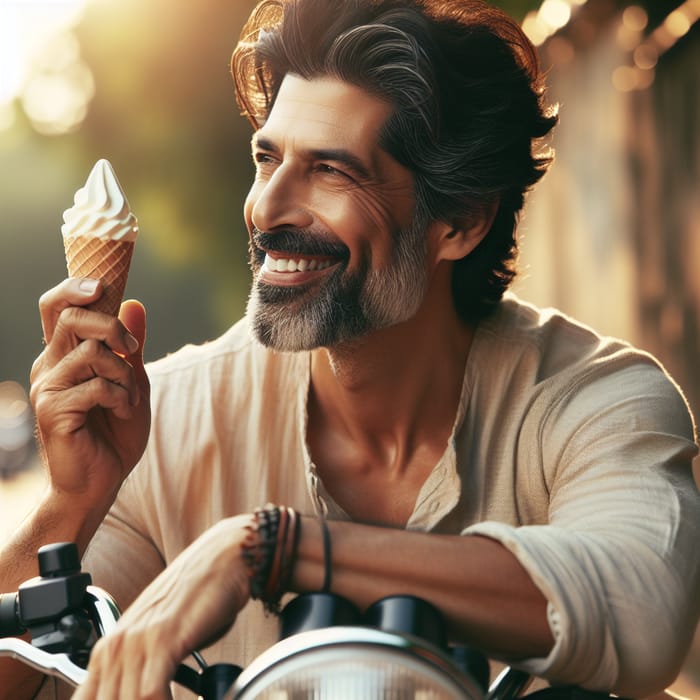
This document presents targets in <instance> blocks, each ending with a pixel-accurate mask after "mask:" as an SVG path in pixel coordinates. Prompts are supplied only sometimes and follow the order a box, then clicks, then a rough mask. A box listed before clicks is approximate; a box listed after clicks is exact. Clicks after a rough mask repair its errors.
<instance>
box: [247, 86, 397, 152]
mask: <svg viewBox="0 0 700 700" xmlns="http://www.w3.org/2000/svg"><path fill="white" fill-rule="evenodd" d="M392 111H393V110H392V107H391V105H390V104H389V103H388V102H387V101H385V100H382V99H380V98H379V97H376V96H374V95H371V94H369V93H368V92H366V91H365V90H362V89H361V88H359V87H357V86H355V85H351V84H349V83H346V82H344V81H342V80H339V79H337V78H329V77H322V78H314V79H312V80H305V79H303V78H300V77H298V76H296V75H287V76H286V77H285V78H284V81H283V82H282V85H281V87H280V91H279V94H278V96H277V99H276V100H275V103H274V105H273V107H272V110H271V112H270V115H269V117H268V119H267V121H266V122H265V124H264V125H263V126H262V127H261V129H260V130H259V131H258V134H259V135H260V136H264V137H266V138H270V139H272V140H273V141H274V142H276V143H281V142H285V143H286V142H292V143H293V144H295V145H296V144H300V145H302V146H303V147H304V148H309V149H318V148H328V147H333V148H348V149H352V150H353V151H355V152H356V153H357V154H358V155H360V156H362V155H365V156H367V157H369V156H371V155H372V154H375V153H376V151H378V150H379V133H380V130H381V127H382V126H383V125H384V123H385V122H386V120H387V119H388V118H389V117H390V116H391V114H392Z"/></svg>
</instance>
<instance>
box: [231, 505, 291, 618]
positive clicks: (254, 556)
mask: <svg viewBox="0 0 700 700" xmlns="http://www.w3.org/2000/svg"><path fill="white" fill-rule="evenodd" d="M246 530H247V534H246V537H245V539H244V541H243V544H242V551H241V554H242V557H243V561H244V563H245V565H246V567H247V568H248V576H249V578H250V594H251V596H252V597H253V598H254V599H256V600H261V601H262V602H263V604H264V605H265V608H266V610H268V611H269V612H271V613H274V614H277V613H279V610H280V599H281V598H282V594H283V593H284V592H285V591H286V590H287V589H288V587H289V582H290V579H291V575H292V569H293V566H294V562H295V560H296V556H297V548H298V545H299V537H300V534H301V518H300V517H299V516H298V515H297V513H296V511H294V510H293V509H292V508H287V507H285V506H275V505H272V504H268V505H266V506H265V507H264V508H256V509H255V512H254V520H253V522H252V523H251V524H250V525H248V526H247V527H246Z"/></svg>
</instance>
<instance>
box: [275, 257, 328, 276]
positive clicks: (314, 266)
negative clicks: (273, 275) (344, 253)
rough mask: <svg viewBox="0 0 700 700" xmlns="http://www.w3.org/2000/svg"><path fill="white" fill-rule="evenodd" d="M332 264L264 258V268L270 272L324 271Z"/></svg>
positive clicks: (306, 260)
mask: <svg viewBox="0 0 700 700" xmlns="http://www.w3.org/2000/svg"><path fill="white" fill-rule="evenodd" d="M332 264H333V263H332V262H331V261H330V260H308V259H307V258H301V260H293V259H291V258H278V259H277V260H275V258H272V257H270V256H269V255H266V256H265V268H266V269H267V270H269V271H270V272H306V271H307V270H308V271H313V270H325V269H326V268H329V267H330V266H331V265H332Z"/></svg>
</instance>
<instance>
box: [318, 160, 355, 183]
mask: <svg viewBox="0 0 700 700" xmlns="http://www.w3.org/2000/svg"><path fill="white" fill-rule="evenodd" d="M316 171H317V172H319V173H323V174H325V175H330V176H332V177H338V178H343V179H344V180H350V181H351V182H354V181H355V180H354V178H353V177H352V176H350V175H348V173H346V172H344V171H343V170H338V168H336V167H334V166H333V165H329V164H328V163H319V164H318V165H317V166H316Z"/></svg>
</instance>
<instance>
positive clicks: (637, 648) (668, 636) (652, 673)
mask: <svg viewBox="0 0 700 700" xmlns="http://www.w3.org/2000/svg"><path fill="white" fill-rule="evenodd" d="M642 615H643V613H642ZM660 627H662V628H663V629H660ZM684 627H685V625H684V624H679V625H678V626H676V627H675V628H672V626H671V625H669V624H668V620H665V621H664V624H663V625H661V626H660V625H659V624H658V618H656V617H655V616H653V615H650V616H649V621H648V624H645V625H643V626H642V625H640V626H639V627H638V634H636V635H635V636H634V638H632V639H630V638H629V636H628V637H627V638H626V639H625V643H624V645H620V646H619V647H618V649H617V655H618V674H617V679H616V681H615V683H614V686H613V687H612V688H610V689H609V690H610V691H611V692H614V693H616V694H617V695H620V696H622V697H631V698H642V697H647V696H649V695H653V694H654V693H657V692H660V691H662V690H664V689H666V688H668V686H669V685H671V684H672V683H673V682H674V681H675V680H676V678H677V676H678V674H679V673H680V670H681V667H682V665H683V661H684V659H685V656H686V654H687V653H688V649H689V647H690V642H691V638H692V634H691V635H688V634H687V633H686V632H685V631H684V630H683V628H684Z"/></svg>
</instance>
